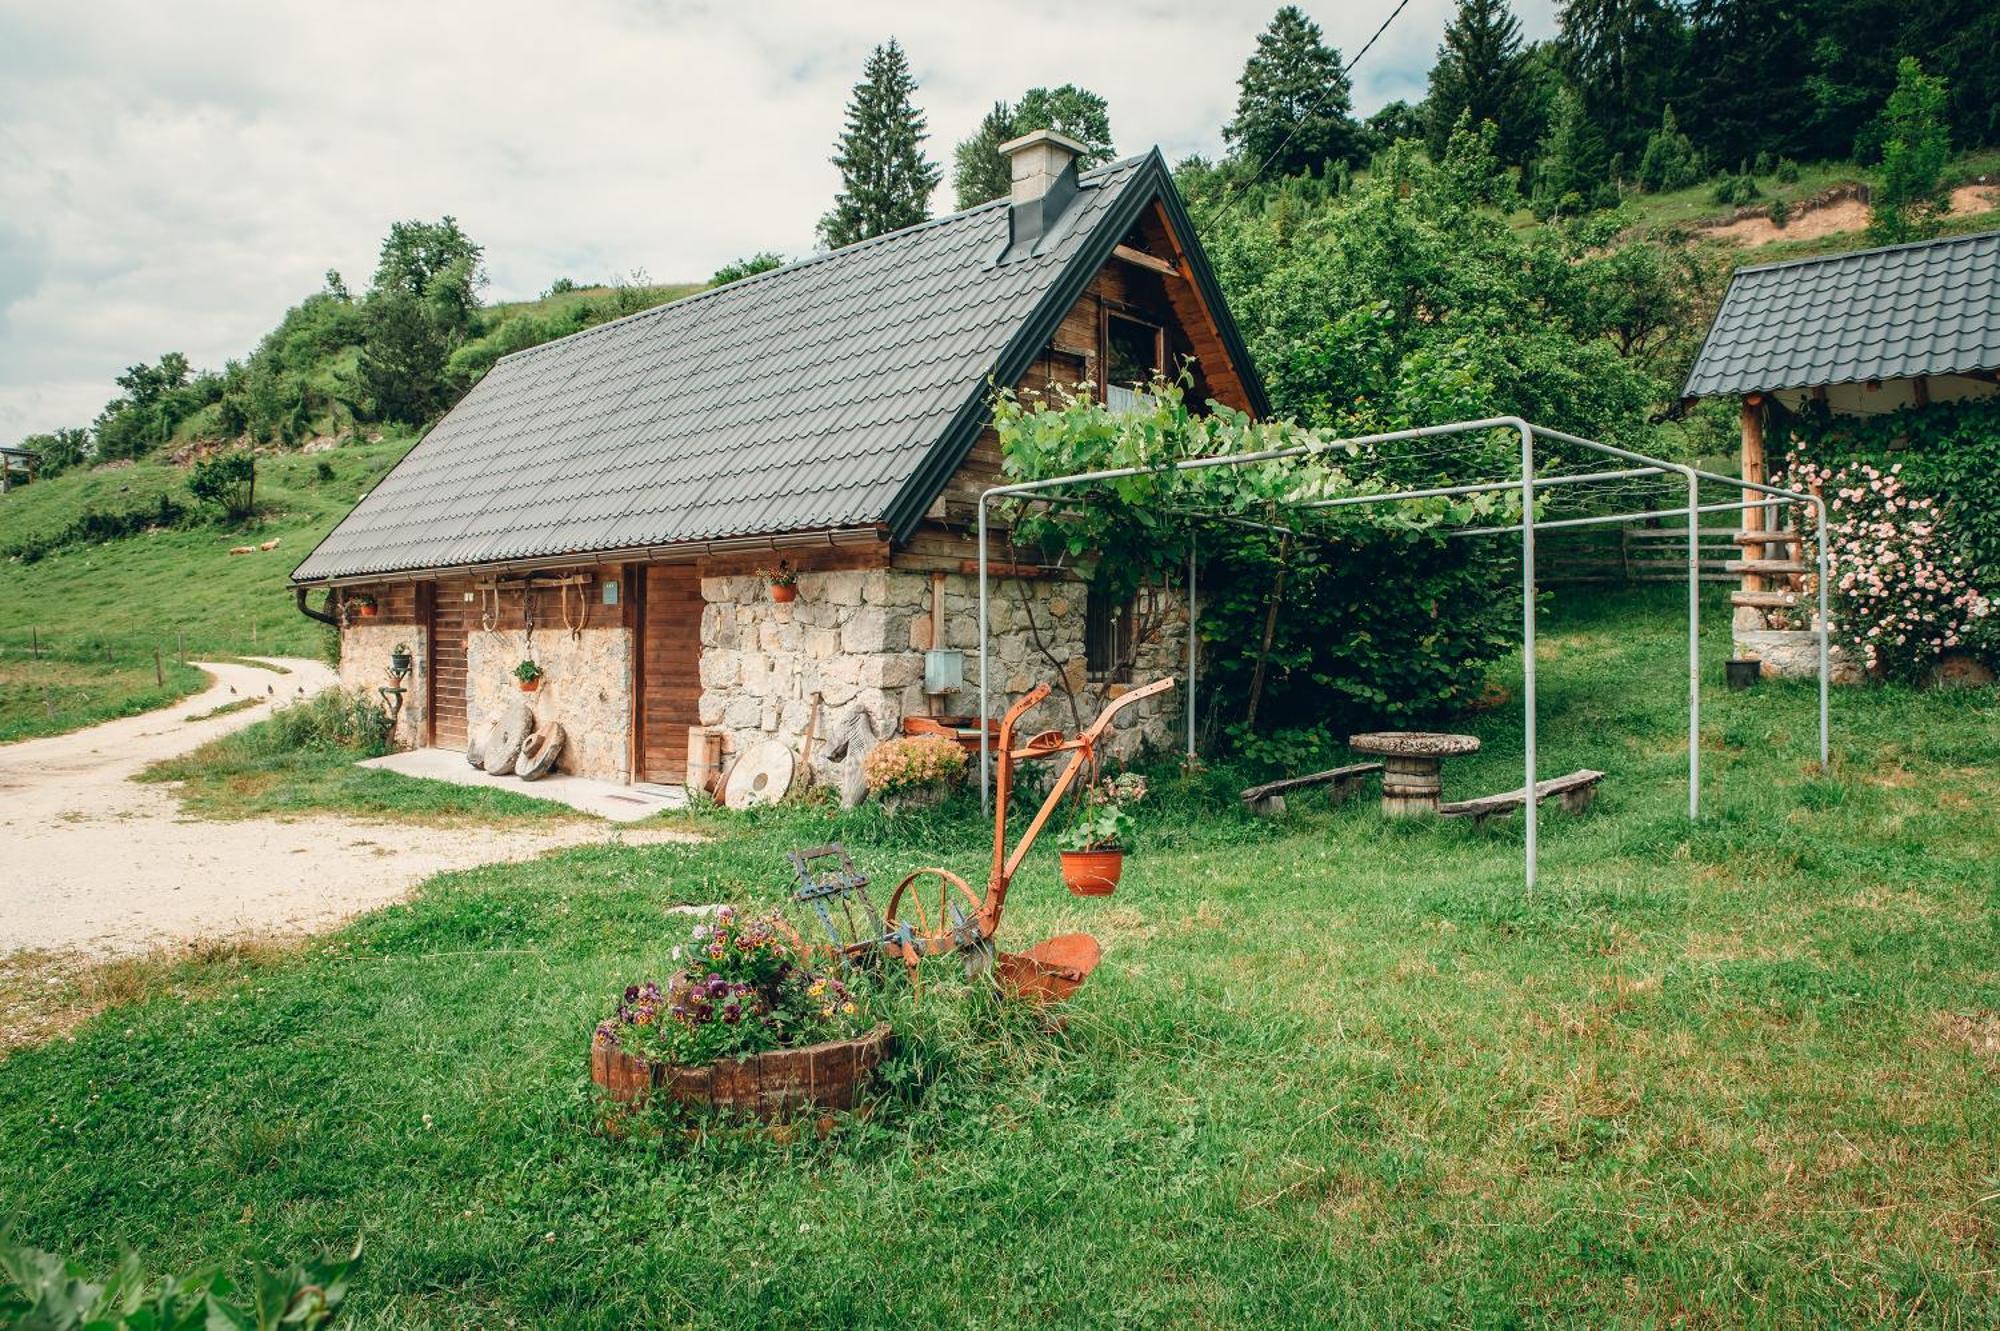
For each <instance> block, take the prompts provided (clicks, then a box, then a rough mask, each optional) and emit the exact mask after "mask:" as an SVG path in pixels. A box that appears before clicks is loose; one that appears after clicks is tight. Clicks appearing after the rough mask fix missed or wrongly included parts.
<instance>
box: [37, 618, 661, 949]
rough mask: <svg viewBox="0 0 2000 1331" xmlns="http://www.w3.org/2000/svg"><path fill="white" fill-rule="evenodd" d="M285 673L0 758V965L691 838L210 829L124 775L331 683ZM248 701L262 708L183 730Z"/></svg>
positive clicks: (579, 829)
mask: <svg viewBox="0 0 2000 1331" xmlns="http://www.w3.org/2000/svg"><path fill="white" fill-rule="evenodd" d="M274 659H275V660H276V663H277V664H280V665H282V666H284V667H285V668H286V669H287V670H288V671H289V672H290V673H288V674H276V673H273V672H272V671H269V670H262V669H259V668H257V667H255V666H248V665H234V664H202V667H201V668H202V669H203V670H206V671H207V672H208V673H209V674H210V675H212V676H214V677H215V679H216V681H217V682H216V684H215V685H214V687H212V688H210V689H209V690H208V692H206V693H203V694H200V695H198V696H196V697H193V698H185V699H182V700H181V701H180V702H178V703H175V704H174V705H173V706H171V707H165V708H162V709H160V710H159V711H156V712H148V713H146V714H145V715H144V716H133V717H126V718H124V719H122V720H118V721H110V722H107V723H105V724H104V725H101V726H94V727H92V728H91V729H88V730H81V731H76V732H74V733H72V734H68V735H55V736H51V737H49V738H47V739H35V740H27V741H24V742H22V743H19V744H9V745H4V746H0V866H4V867H0V957H4V956H5V955H6V954H8V953H10V952H13V951H16V950H19V949H51V950H72V949H73V950H81V951H83V952H87V953H90V954H92V955H96V956H111V955H120V954H129V953H135V952H142V951H145V950H147V949H150V948H153V947H156V946H159V945H161V944H166V943H174V942H179V941H184V940H188V939H193V938H216V937H219V936H224V935H235V934H263V933H270V932H274V931H277V932H284V931H294V930H299V929H309V928H316V927H323V926H325V925H328V924H332V923H335V922H337V921H339V920H342V919H344V918H346V917H347V916H350V915H353V914H355V913H357V912H359V911H363V910H368V909H370V908H372V907H375V906H379V905H382V904H384V903H386V902H390V901H394V900H396V899H398V898H400V897H402V896H403V895H404V894H405V893H407V892H408V891H409V890H410V889H411V888H412V887H414V886H415V885H416V884H418V883H419V882H422V881H423V880H424V879H426V878H428V877H430V876H431V875H432V874H435V873H440V872H443V871H445V870H447V869H460V868H466V867H469V866H471V865H475V864H487V863H492V862H494V861H501V860H505V861H515V860H524V859H532V858H534V857H535V856H536V855H539V854H541V853H543V852H544V851H547V850H552V849H556V848H558V847H562V846H574V845H580V844H583V843H586V842H593V841H605V840H628V841H644V840H653V841H657V840H671V839H691V838H688V837H687V836H686V834H685V833H672V832H662V831H654V832H619V831H616V830H613V829H612V828H611V827H610V826H609V825H607V824H597V823H586V822H561V823H554V824H551V825H550V826H549V827H547V828H531V829H514V828H508V829H504V830H496V829H493V828H481V827H470V828H431V827H426V828H423V829H421V830H415V829H408V828H400V827H395V826H391V825H387V824H382V823H368V822H363V821H360V820H357V819H347V818H340V817H312V818H299V819H296V820H286V821H282V822H280V821H270V820H255V821H247V822H213V821H208V820H202V819H193V818H189V817H187V816H185V815H184V814H183V813H182V811H181V808H180V804H179V801H178V800H177V799H176V798H175V797H174V795H173V793H172V790H171V789H170V788H168V787H163V786H157V785H140V784H137V783H135V782H133V781H132V780H131V777H132V776H133V775H134V774H136V773H137V772H139V771H140V770H142V769H143V768H145V767H147V766H148V765H149V764H152V763H154V762H158V761H159V760H161V759H163V758H170V757H173V756H175V755H177V754H181V753H185V752H187V751H188V750H190V749H193V748H195V747H197V746H198V745H201V744H204V743H206V742H207V741H209V740H211V739H214V738H215V737H216V736H218V735H223V734H227V733H228V732H230V731H232V730H235V729H238V728H240V727H242V726H246V725H249V724H250V723H251V722H253V721H256V720H258V719H259V718H261V717H263V716H266V715H268V714H269V712H270V710H271V705H272V704H273V703H283V702H286V701H290V700H292V699H295V698H297V697H300V696H302V695H309V694H312V693H317V692H318V691H320V690H321V689H324V688H326V687H327V686H329V685H330V684H332V683H333V682H334V676H333V672H332V671H331V670H330V669H328V668H327V667H326V666H324V665H322V664H320V663H319V662H316V661H301V660H291V659H276V658H274ZM246 697H252V698H263V699H265V702H264V703H262V704H260V705H258V706H254V707H248V708H244V709H242V710H240V711H236V712H231V713H229V714H227V715H224V716H217V717H211V718H209V719H207V720H201V721H192V722H191V721H189V720H187V718H188V717H190V716H201V715H202V714H204V713H206V712H208V711H211V710H212V709H214V708H217V707H221V706H224V705H226V704H228V703H231V702H236V701H239V700H241V699H243V698H246Z"/></svg>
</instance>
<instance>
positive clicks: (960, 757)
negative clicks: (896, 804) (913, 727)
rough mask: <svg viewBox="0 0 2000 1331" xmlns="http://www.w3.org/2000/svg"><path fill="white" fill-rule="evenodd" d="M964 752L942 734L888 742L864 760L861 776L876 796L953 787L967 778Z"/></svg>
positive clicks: (872, 750)
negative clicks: (941, 786) (935, 787)
mask: <svg viewBox="0 0 2000 1331" xmlns="http://www.w3.org/2000/svg"><path fill="white" fill-rule="evenodd" d="M965 769H966V760H965V750H964V749H962V748H960V747H959V746H958V745H957V744H956V743H955V742H953V741H952V740H949V739H946V738H945V737H944V736H943V735H910V736H905V737H901V738H897V739H891V740H885V741H883V742H882V743H880V744H877V745H876V746H875V747H874V748H872V749H870V750H869V751H868V755H867V756H866V757H865V758H863V759H862V760H861V776H862V779H863V780H864V781H866V782H867V783H868V790H869V793H871V794H874V795H878V796H880V795H901V794H905V793H908V792H910V791H915V790H926V789H929V788H931V787H933V786H939V785H943V786H953V785H956V784H958V782H959V781H961V780H963V779H964V777H965Z"/></svg>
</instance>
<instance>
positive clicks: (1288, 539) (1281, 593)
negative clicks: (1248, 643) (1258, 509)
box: [1243, 532, 1292, 731]
mask: <svg viewBox="0 0 2000 1331" xmlns="http://www.w3.org/2000/svg"><path fill="white" fill-rule="evenodd" d="M1291 553H1292V534H1291V533H1290V532H1286V533H1285V534H1284V535H1283V536H1280V537H1279V538H1278V574H1277V576H1276V577H1275V578H1273V579H1272V580H1271V601H1270V604H1269V605H1267V606H1265V607H1264V638H1263V641H1262V642H1261V643H1260V644H1259V645H1258V648H1257V668H1256V669H1255V670H1253V671H1251V672H1250V705H1249V707H1247V708H1246V709H1245V710H1244V715H1243V728H1244V729H1245V730H1253V731H1254V730H1255V729H1256V728H1257V702H1258V700H1259V699H1260V698H1262V697H1263V696H1264V667H1265V666H1266V665H1267V664H1268V663H1269V662H1270V659H1271V639H1272V638H1273V637H1275V636H1276V634H1277V631H1278V603H1279V602H1280V601H1282V600H1284V597H1285V568H1286V566H1287V564H1288V563H1289V562H1290V559H1291Z"/></svg>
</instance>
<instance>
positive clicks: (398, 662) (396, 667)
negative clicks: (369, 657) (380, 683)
mask: <svg viewBox="0 0 2000 1331" xmlns="http://www.w3.org/2000/svg"><path fill="white" fill-rule="evenodd" d="M410 665H411V658H410V649H409V646H408V645H407V644H405V643H400V642H399V643H397V644H396V646H395V649H394V650H393V651H391V652H390V653H389V673H390V674H392V675H398V676H401V675H407V674H409V673H410Z"/></svg>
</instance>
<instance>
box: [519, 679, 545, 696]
mask: <svg viewBox="0 0 2000 1331" xmlns="http://www.w3.org/2000/svg"><path fill="white" fill-rule="evenodd" d="M541 687H542V681H541V680H540V679H539V678H537V679H524V680H522V681H521V692H523V693H533V692H534V691H535V690H537V689H539V688H541Z"/></svg>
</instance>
